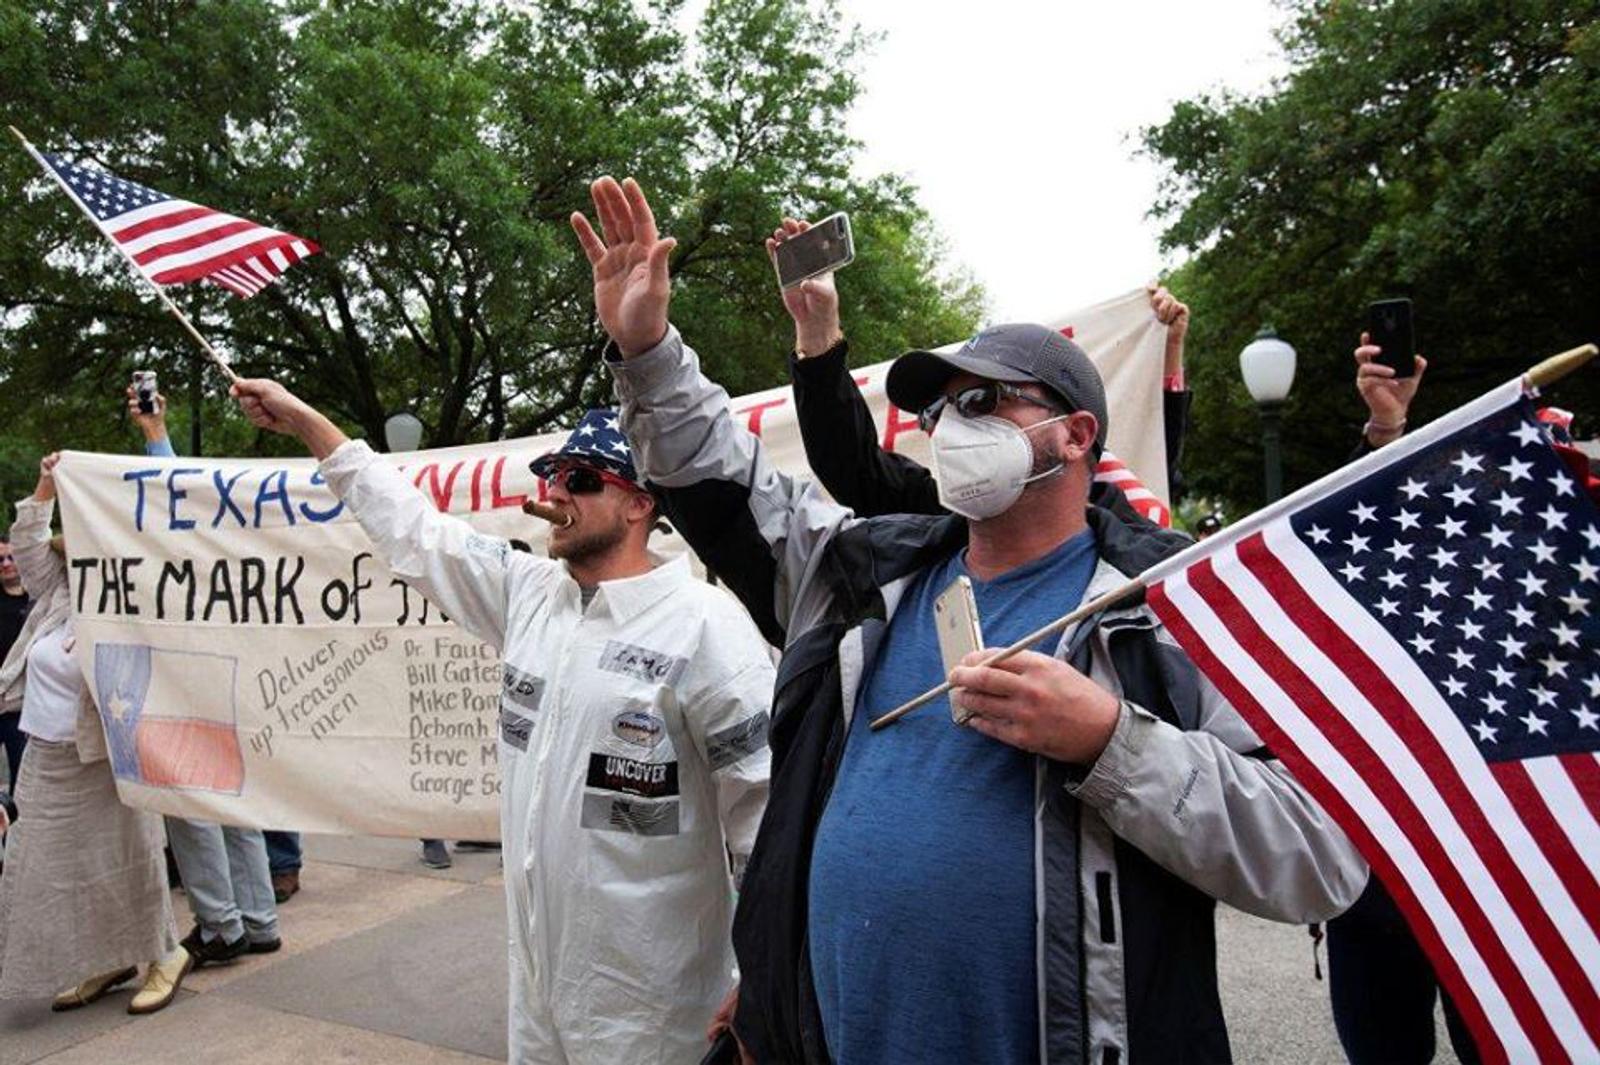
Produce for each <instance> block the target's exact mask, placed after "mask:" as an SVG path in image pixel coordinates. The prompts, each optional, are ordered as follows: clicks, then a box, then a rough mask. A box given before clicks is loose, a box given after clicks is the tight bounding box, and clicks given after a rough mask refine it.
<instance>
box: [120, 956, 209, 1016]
mask: <svg viewBox="0 0 1600 1065" xmlns="http://www.w3.org/2000/svg"><path fill="white" fill-rule="evenodd" d="M193 968H194V955H192V954H190V953H189V952H188V951H187V950H184V949H183V948H182V947H179V948H177V949H176V950H174V951H173V952H172V953H171V954H168V955H167V956H166V957H165V958H162V959H161V960H160V961H153V962H151V963H150V968H148V969H146V970H145V974H144V986H143V987H141V988H140V989H139V993H138V994H137V995H134V996H133V1001H132V1002H129V1003H128V1012H129V1013H154V1012H155V1011H156V1010H160V1009H166V1007H167V1006H169V1005H171V1003H172V1000H173V999H174V998H175V997H177V994H178V988H179V987H180V986H181V985H182V984H183V978H184V977H185V976H188V975H189V970H190V969H193Z"/></svg>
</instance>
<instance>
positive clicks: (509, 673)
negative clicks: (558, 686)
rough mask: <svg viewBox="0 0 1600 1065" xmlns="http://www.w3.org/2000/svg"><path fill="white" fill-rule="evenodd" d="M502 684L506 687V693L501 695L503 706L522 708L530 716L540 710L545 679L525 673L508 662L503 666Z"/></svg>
mask: <svg viewBox="0 0 1600 1065" xmlns="http://www.w3.org/2000/svg"><path fill="white" fill-rule="evenodd" d="M500 682H501V684H502V685H503V687H504V691H502V692H501V693H500V705H501V706H504V705H506V704H507V703H510V704H512V705H513V706H520V707H521V708H522V709H524V710H526V711H527V712H528V713H530V714H532V713H533V712H534V711H536V710H538V709H539V702H540V700H542V699H543V698H544V678H543V677H536V676H534V675H533V674H532V673H524V672H522V670H520V669H518V668H517V667H516V666H513V665H512V664H511V663H509V662H507V663H505V664H504V666H503V672H502V673H501V676H500Z"/></svg>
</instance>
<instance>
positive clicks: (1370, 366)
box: [1355, 333, 1428, 447]
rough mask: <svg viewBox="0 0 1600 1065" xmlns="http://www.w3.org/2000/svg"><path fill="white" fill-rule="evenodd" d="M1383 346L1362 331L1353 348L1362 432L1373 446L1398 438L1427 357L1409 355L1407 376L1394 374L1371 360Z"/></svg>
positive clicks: (1379, 363) (1425, 366)
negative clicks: (1363, 424)
mask: <svg viewBox="0 0 1600 1065" xmlns="http://www.w3.org/2000/svg"><path fill="white" fill-rule="evenodd" d="M1381 354H1383V349H1382V348H1380V347H1378V345H1376V344H1374V343H1372V338H1371V337H1370V336H1368V335H1367V334H1366V333H1362V334H1361V346H1360V347H1358V348H1356V351H1355V358H1356V391H1357V392H1359V393H1361V401H1362V402H1363V403H1365V404H1366V405H1367V415H1368V417H1367V426H1366V429H1365V430H1364V434H1365V436H1366V438H1367V442H1368V443H1370V444H1371V445H1372V446H1373V447H1382V446H1383V445H1384V444H1387V443H1390V442H1391V441H1393V440H1397V439H1399V437H1400V435H1401V434H1402V433H1404V432H1405V431H1406V415H1407V413H1408V412H1409V411H1410V410H1411V401H1412V400H1413V399H1415V398H1416V395H1417V387H1418V386H1419V385H1421V384H1422V374H1423V372H1424V371H1426V370H1427V368H1428V360H1427V359H1424V358H1423V357H1422V356H1421V355H1415V356H1413V359H1414V362H1413V364H1412V365H1413V367H1414V368H1413V370H1412V373H1411V376H1410V377H1396V376H1395V375H1394V369H1393V368H1392V367H1389V366H1385V365H1384V364H1383V363H1381V362H1375V361H1374V360H1375V359H1377V357H1378V356H1379V355H1381Z"/></svg>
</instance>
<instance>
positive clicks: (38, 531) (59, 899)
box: [0, 454, 194, 1013]
mask: <svg viewBox="0 0 1600 1065" xmlns="http://www.w3.org/2000/svg"><path fill="white" fill-rule="evenodd" d="M58 461H60V456H59V455H55V454H52V455H46V456H45V457H44V459H43V460H42V461H41V462H40V463H39V483H38V486H37V487H35V488H34V491H33V494H32V495H31V496H29V497H28V498H26V499H23V500H21V501H20V502H18V503H17V518H16V521H15V522H14V523H13V524H12V526H11V545H12V548H13V550H14V552H15V557H16V561H17V569H18V570H19V571H20V573H21V575H22V583H23V586H24V587H25V588H26V589H27V590H28V594H29V595H31V596H32V597H33V598H34V600H35V603H36V606H35V608H34V613H35V615H37V616H38V618H39V619H40V620H39V621H38V623H37V624H36V625H35V626H34V628H33V631H32V632H31V633H30V634H29V637H28V639H27V641H26V642H24V641H23V640H22V639H20V638H19V639H18V641H17V643H16V645H15V646H13V647H12V648H11V654H10V655H9V656H8V657H7V659H6V662H5V664H4V665H3V666H0V682H4V684H5V685H6V687H5V691H6V693H7V694H9V692H10V691H12V690H14V689H15V687H16V686H18V685H20V686H21V688H22V729H23V731H24V732H26V733H28V737H29V739H28V747H27V750H25V751H24V752H23V755H22V770H21V773H20V777H19V780H18V792H19V795H20V803H19V805H20V806H21V807H22V809H21V816H20V817H19V818H18V819H17V825H16V828H15V829H14V830H13V831H11V832H10V833H8V840H7V860H6V868H5V875H4V876H0V998H33V997H38V996H43V995H47V994H52V993H54V994H55V1000H54V1002H53V1003H52V1005H51V1008H52V1009H55V1010H69V1009H75V1008H77V1007H80V1006H86V1005H88V1004H89V1003H91V1002H94V1001H96V1000H97V999H99V998H101V997H103V996H104V995H105V994H106V993H107V992H108V991H110V990H112V989H113V988H115V987H118V986H120V985H122V984H125V983H127V982H129V981H131V980H133V979H134V978H135V977H136V976H137V975H138V970H137V968H136V966H137V965H138V963H139V962H141V961H150V960H151V959H156V960H155V961H152V962H151V964H150V966H149V968H148V969H147V970H146V972H145V979H144V984H143V986H142V987H141V988H140V990H139V991H138V993H137V994H135V995H134V996H133V1000H132V1001H131V1002H130V1003H129V1004H128V1012H130V1013H152V1012H154V1011H156V1010H159V1009H162V1008H163V1007H165V1006H167V1005H168V1004H169V1003H170V1002H171V1001H172V999H173V997H174V996H176V995H177V993H178V987H179V985H180V984H181V983H182V982H183V978H184V976H185V975H186V974H187V973H188V972H189V969H190V968H191V967H192V966H193V964H194V959H193V957H191V956H190V954H189V952H188V951H187V950H185V949H184V948H183V947H182V946H181V945H180V944H179V943H178V941H177V935H176V929H175V928H174V926H173V921H172V900H171V897H170V896H169V895H168V893H167V877H166V863H165V861H164V860H163V859H162V856H161V821H160V819H159V818H157V817H156V816H155V815H154V814H149V813H144V812H143V811H139V810H133V809H130V808H129V807H127V806H124V805H122V803H121V802H120V801H119V800H118V798H117V785H116V780H115V779H114V778H113V776H112V773H111V763H110V761H109V760H108V756H107V752H106V746H105V735H104V732H103V731H102V728H101V725H100V717H99V714H98V712H97V711H96V710H95V706H94V702H93V701H92V700H91V699H90V696H89V692H88V686H87V685H86V684H85V683H84V680H83V671H82V670H81V669H80V668H79V666H78V663H77V661H76V659H75V658H74V655H73V649H74V647H75V644H76V639H75V631H74V625H73V618H72V594H71V591H70V587H69V582H68V580H67V564H66V560H65V558H64V557H63V556H64V554H65V550H64V548H62V547H61V546H59V545H60V543H61V541H60V539H59V538H57V539H56V540H54V541H52V539H51V536H50V522H51V519H52V517H53V516H54V513H55V498H56V485H55V475H54V474H55V468H56V463H57V462H58ZM19 663H20V666H19V665H18V664H19ZM69 982H71V986H70V987H67V989H66V990H65V991H62V990H61V988H62V987H63V986H64V985H66V984H68V983H69Z"/></svg>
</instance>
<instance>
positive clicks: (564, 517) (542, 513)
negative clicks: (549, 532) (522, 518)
mask: <svg viewBox="0 0 1600 1065" xmlns="http://www.w3.org/2000/svg"><path fill="white" fill-rule="evenodd" d="M522 512H523V513H524V514H532V515H533V516H534V517H536V518H543V519H544V520H545V521H547V522H549V523H550V524H551V525H554V526H555V527H556V528H558V529H565V528H566V527H567V526H569V525H571V524H572V515H571V514H570V513H568V512H567V511H565V510H562V509H561V508H559V507H552V506H551V505H550V504H548V503H535V502H534V501H533V500H531V499H530V500H528V501H527V502H526V503H524V504H522Z"/></svg>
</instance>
